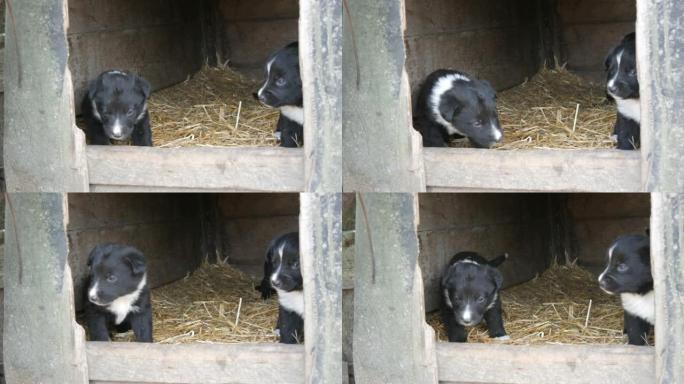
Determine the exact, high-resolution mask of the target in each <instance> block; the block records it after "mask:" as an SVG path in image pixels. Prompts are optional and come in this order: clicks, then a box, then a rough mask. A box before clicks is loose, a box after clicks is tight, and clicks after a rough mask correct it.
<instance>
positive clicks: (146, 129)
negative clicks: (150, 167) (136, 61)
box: [81, 70, 152, 147]
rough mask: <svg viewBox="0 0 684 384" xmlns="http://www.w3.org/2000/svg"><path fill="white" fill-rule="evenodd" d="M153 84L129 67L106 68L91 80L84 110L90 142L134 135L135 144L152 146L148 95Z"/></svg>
mask: <svg viewBox="0 0 684 384" xmlns="http://www.w3.org/2000/svg"><path fill="white" fill-rule="evenodd" d="M149 97H150V84H149V83H148V82H147V81H145V79H143V78H142V77H139V76H136V75H134V74H132V73H130V72H128V71H119V70H110V71H105V72H102V73H101V74H100V75H99V76H98V77H97V79H95V80H94V81H93V82H91V83H90V86H89V87H88V92H87V93H86V95H85V96H84V97H83V103H82V106H81V110H82V113H83V117H84V119H85V122H86V130H85V132H86V137H87V138H88V141H89V142H90V144H94V145H109V144H111V143H110V140H118V141H123V140H128V139H129V138H130V139H131V142H132V143H133V145H138V146H148V147H149V146H152V131H151V129H150V117H149V114H148V113H147V99H148V98H149Z"/></svg>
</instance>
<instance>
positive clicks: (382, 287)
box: [353, 193, 437, 384]
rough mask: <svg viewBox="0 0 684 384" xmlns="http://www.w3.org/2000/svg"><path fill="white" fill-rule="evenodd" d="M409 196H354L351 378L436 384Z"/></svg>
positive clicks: (432, 335)
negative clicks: (352, 350) (354, 232)
mask: <svg viewBox="0 0 684 384" xmlns="http://www.w3.org/2000/svg"><path fill="white" fill-rule="evenodd" d="M417 204H418V201H417V196H416V195H413V194H384V193H366V194H357V200H356V236H355V250H354V279H355V280H354V289H355V291H356V295H355V296H354V335H353V338H354V377H355V379H356V382H359V383H394V384H403V383H406V384H428V383H435V384H436V383H437V366H436V364H437V363H436V356H435V346H434V343H435V333H434V330H433V329H432V328H431V327H429V326H427V324H426V323H425V308H424V305H423V280H422V278H421V272H420V267H419V266H418V252H419V248H418V247H419V245H418V237H417V235H416V225H417V222H418V212H417V211H418V207H417Z"/></svg>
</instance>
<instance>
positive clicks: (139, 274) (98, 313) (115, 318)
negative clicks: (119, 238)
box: [85, 244, 152, 343]
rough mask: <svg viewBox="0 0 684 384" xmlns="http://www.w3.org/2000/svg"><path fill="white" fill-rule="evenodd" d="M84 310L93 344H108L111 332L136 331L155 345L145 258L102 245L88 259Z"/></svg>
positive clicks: (129, 249)
mask: <svg viewBox="0 0 684 384" xmlns="http://www.w3.org/2000/svg"><path fill="white" fill-rule="evenodd" d="M88 266H89V267H90V275H89V279H90V281H89V283H88V285H87V289H88V291H87V296H86V297H87V298H88V301H87V303H86V306H85V314H86V323H87V326H88V331H89V333H90V340H93V341H108V340H109V335H110V331H111V330H116V332H119V333H121V332H126V331H128V330H131V329H132V330H133V333H135V338H136V340H137V341H140V342H148V343H151V342H152V305H151V303H150V290H149V287H148V286H147V272H146V267H145V256H144V255H143V254H142V252H140V251H139V250H137V249H135V248H133V247H129V246H125V245H119V244H101V245H98V246H96V247H95V248H94V249H93V250H92V251H91V252H90V255H89V256H88Z"/></svg>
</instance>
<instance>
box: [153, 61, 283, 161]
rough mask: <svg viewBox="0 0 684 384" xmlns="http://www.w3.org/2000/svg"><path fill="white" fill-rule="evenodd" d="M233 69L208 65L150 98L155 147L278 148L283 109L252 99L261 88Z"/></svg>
mask: <svg viewBox="0 0 684 384" xmlns="http://www.w3.org/2000/svg"><path fill="white" fill-rule="evenodd" d="M259 86H260V84H259V83H258V82H255V81H252V80H250V79H248V78H247V77H245V76H243V75H242V74H240V73H238V72H236V71H234V70H232V69H230V68H212V67H205V68H203V69H202V70H201V71H199V72H198V73H196V74H194V75H193V76H191V77H189V78H188V79H187V80H186V81H184V82H182V83H180V84H177V85H174V86H172V87H169V88H166V89H162V90H160V91H158V92H155V93H153V94H152V96H151V97H150V100H149V102H148V106H149V112H150V122H151V125H152V140H153V143H154V146H155V147H169V148H173V147H187V146H222V147H228V146H261V147H263V146H276V145H277V141H276V140H275V138H274V136H273V133H274V131H275V128H276V124H277V122H278V117H279V114H280V112H279V111H278V110H277V109H273V108H269V107H266V106H264V105H262V104H260V103H259V102H258V101H256V100H255V99H254V97H253V96H252V93H253V92H255V91H256V90H257V89H258V88H259Z"/></svg>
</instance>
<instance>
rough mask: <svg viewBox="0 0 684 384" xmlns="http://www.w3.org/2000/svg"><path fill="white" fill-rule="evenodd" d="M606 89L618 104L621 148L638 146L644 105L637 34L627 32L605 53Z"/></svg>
mask: <svg viewBox="0 0 684 384" xmlns="http://www.w3.org/2000/svg"><path fill="white" fill-rule="evenodd" d="M605 67H606V74H607V82H606V91H607V92H608V95H610V96H611V97H612V98H613V99H615V103H616V104H617V110H618V113H617V120H616V121H615V129H614V131H613V134H614V135H615V136H617V148H618V149H636V148H638V147H639V144H640V130H641V129H640V128H641V106H640V104H639V78H638V77H637V65H636V42H635V34H634V33H630V34H629V35H627V36H625V37H624V38H623V39H622V41H621V42H620V44H619V45H618V46H617V47H615V48H613V50H612V51H611V52H610V53H609V54H608V57H606V62H605Z"/></svg>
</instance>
